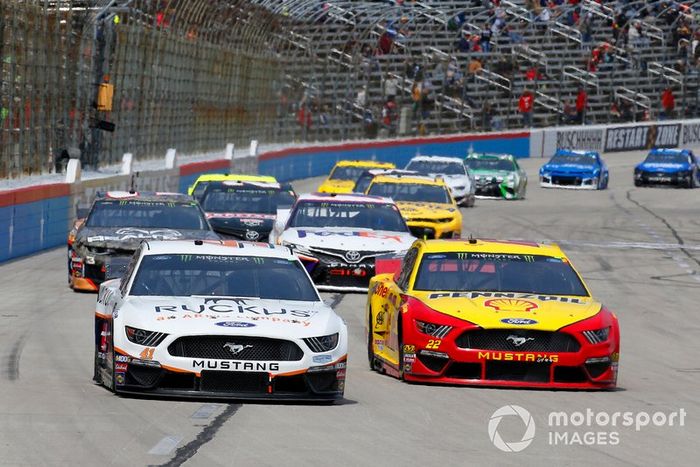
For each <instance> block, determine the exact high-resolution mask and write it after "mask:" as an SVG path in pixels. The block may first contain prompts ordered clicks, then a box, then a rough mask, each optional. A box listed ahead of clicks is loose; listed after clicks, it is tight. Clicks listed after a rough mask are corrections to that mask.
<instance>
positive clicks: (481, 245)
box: [419, 238, 566, 258]
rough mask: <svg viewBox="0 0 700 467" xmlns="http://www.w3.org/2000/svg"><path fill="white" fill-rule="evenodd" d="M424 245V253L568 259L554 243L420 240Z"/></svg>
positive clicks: (488, 240)
mask: <svg viewBox="0 0 700 467" xmlns="http://www.w3.org/2000/svg"><path fill="white" fill-rule="evenodd" d="M419 242H422V243H423V252H424V253H426V252H427V253H449V252H457V253H465V252H470V253H502V254H523V255H542V256H552V257H557V258H566V255H565V254H564V252H563V251H562V250H561V248H559V246H558V245H556V244H554V243H536V242H527V241H519V240H493V239H481V238H476V239H455V240H419Z"/></svg>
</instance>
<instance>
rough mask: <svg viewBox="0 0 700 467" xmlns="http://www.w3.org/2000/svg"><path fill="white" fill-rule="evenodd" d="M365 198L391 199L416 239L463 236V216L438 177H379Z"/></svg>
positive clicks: (448, 189)
mask: <svg viewBox="0 0 700 467" xmlns="http://www.w3.org/2000/svg"><path fill="white" fill-rule="evenodd" d="M367 194H369V195H377V196H385V197H387V198H392V199H393V200H394V202H396V205H397V206H398V207H399V210H400V211H401V215H402V216H403V218H404V219H406V223H407V224H408V227H409V228H410V229H411V233H412V234H413V235H414V236H416V237H418V238H459V237H460V235H461V234H462V213H460V212H459V207H458V206H457V203H456V202H455V200H454V198H452V194H451V193H450V188H449V187H448V186H447V185H446V184H445V182H444V181H443V180H442V179H441V178H440V177H438V178H430V177H422V176H419V175H414V176H412V175H407V176H404V175H378V176H376V177H374V178H373V179H372V182H371V183H370V185H369V187H368V188H367Z"/></svg>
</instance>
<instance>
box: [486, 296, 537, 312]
mask: <svg viewBox="0 0 700 467" xmlns="http://www.w3.org/2000/svg"><path fill="white" fill-rule="evenodd" d="M484 306H487V307H489V308H493V309H494V310H496V311H532V310H536V309H537V308H538V306H537V303H535V302H531V301H529V300H521V299H517V298H492V299H491V300H486V301H485V302H484Z"/></svg>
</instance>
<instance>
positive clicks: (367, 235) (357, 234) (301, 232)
mask: <svg viewBox="0 0 700 467" xmlns="http://www.w3.org/2000/svg"><path fill="white" fill-rule="evenodd" d="M297 235H298V236H299V238H306V237H308V236H311V235H314V236H316V237H333V236H337V237H362V238H376V239H379V240H394V241H395V242H399V243H401V237H400V236H398V235H377V234H376V233H374V232H323V231H321V232H309V231H308V230H297Z"/></svg>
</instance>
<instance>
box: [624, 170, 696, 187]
mask: <svg viewBox="0 0 700 467" xmlns="http://www.w3.org/2000/svg"><path fill="white" fill-rule="evenodd" d="M690 177H691V175H689V174H687V173H685V172H683V173H678V172H674V173H667V172H647V171H644V172H638V173H636V174H635V177H634V179H635V181H636V182H638V183H641V184H643V185H683V184H687V183H688V182H689V181H690Z"/></svg>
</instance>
